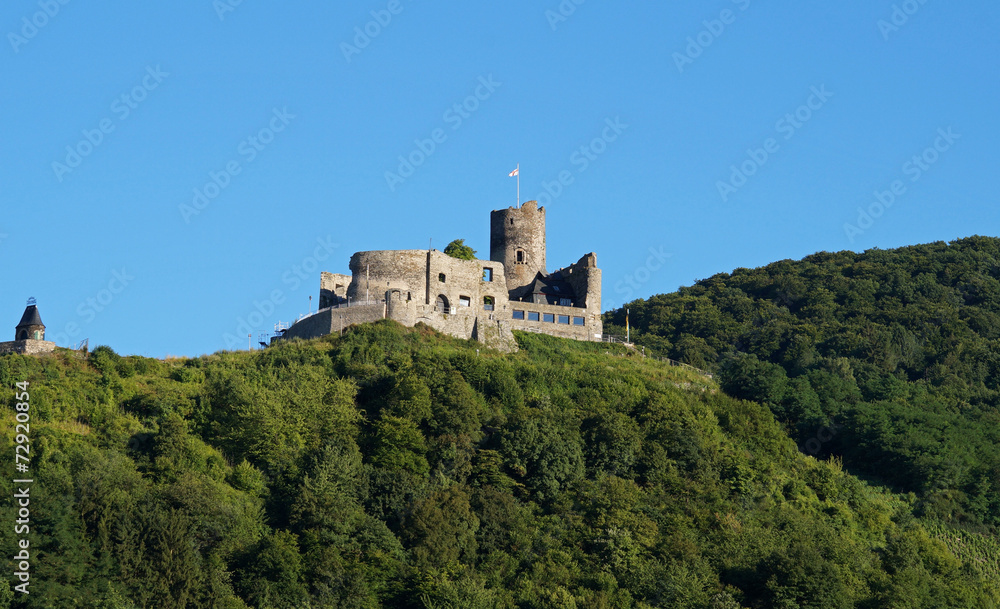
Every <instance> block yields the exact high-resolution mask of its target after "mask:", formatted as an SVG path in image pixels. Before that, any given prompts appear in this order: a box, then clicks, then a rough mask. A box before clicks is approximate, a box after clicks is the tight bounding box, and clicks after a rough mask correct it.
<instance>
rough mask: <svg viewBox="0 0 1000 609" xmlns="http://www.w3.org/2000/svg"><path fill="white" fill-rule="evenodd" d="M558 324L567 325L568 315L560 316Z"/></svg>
mask: <svg viewBox="0 0 1000 609" xmlns="http://www.w3.org/2000/svg"><path fill="white" fill-rule="evenodd" d="M559 323H561V324H566V325H567V326H568V325H569V315H560V316H559Z"/></svg>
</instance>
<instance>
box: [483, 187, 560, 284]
mask: <svg viewBox="0 0 1000 609" xmlns="http://www.w3.org/2000/svg"><path fill="white" fill-rule="evenodd" d="M490 260H493V261H494V262H499V263H501V264H503V269H504V275H505V277H506V279H507V289H508V290H511V291H513V290H516V289H517V288H521V287H524V286H526V285H528V284H530V283H531V282H532V281H534V279H535V276H536V275H537V274H538V273H542V274H543V275H544V274H546V270H545V208H544V207H538V202H537V201H528V202H526V203H524V204H523V205H521V207H508V208H507V209H500V210H496V211H493V212H490Z"/></svg>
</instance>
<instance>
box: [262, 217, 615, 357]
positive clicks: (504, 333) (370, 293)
mask: <svg viewBox="0 0 1000 609" xmlns="http://www.w3.org/2000/svg"><path fill="white" fill-rule="evenodd" d="M350 271H351V274H350V275H341V274H335V273H328V272H324V273H322V274H321V276H320V299H319V310H318V311H317V312H316V313H313V314H311V315H308V316H306V317H304V318H302V319H300V320H299V321H297V322H296V323H294V324H293V325H292V326H291V327H289V328H288V329H286V330H284V331H283V335H282V336H281V337H280V339H291V338H302V339H308V338H315V337H317V336H323V335H326V334H332V333H340V332H342V331H343V329H344V328H345V327H347V326H350V325H352V324H358V323H365V322H371V321H376V320H379V319H393V320H396V321H398V322H399V323H401V324H403V325H405V326H414V325H416V324H417V323H418V322H422V323H424V324H427V325H428V326H430V327H432V328H434V329H436V330H438V331H440V332H443V333H445V334H450V335H452V336H455V337H458V338H466V339H476V340H478V341H480V342H482V343H484V344H485V345H488V346H491V347H494V348H497V349H500V350H504V351H510V350H514V349H516V344H515V342H514V335H513V334H512V332H511V331H512V330H523V331H527V332H539V333H542V334H551V335H553V336H561V337H564V338H573V339H576V340H587V341H593V340H601V337H602V334H603V323H602V321H601V270H600V269H599V268H597V256H596V255H595V254H593V253H590V254H587V255H585V256H584V257H582V258H580V260H579V261H578V262H576V263H575V264H571V265H570V266H568V267H565V268H561V269H559V270H557V271H554V272H552V273H549V272H548V271H547V270H546V262H545V208H544V207H538V204H537V202H536V201H528V202H527V203H524V204H523V205H521V206H520V207H509V208H507V209H502V210H496V211H493V212H491V213H490V259H489V260H461V259H458V258H453V257H451V256H448V255H446V254H444V253H442V252H439V251H437V250H434V249H429V250H383V251H371V252H357V253H355V254H354V255H353V256H352V257H351V261H350Z"/></svg>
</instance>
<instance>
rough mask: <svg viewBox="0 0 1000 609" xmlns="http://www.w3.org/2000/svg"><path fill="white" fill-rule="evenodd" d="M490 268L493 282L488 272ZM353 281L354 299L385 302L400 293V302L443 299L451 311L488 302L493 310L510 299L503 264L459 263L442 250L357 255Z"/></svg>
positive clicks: (426, 302) (351, 293)
mask: <svg viewBox="0 0 1000 609" xmlns="http://www.w3.org/2000/svg"><path fill="white" fill-rule="evenodd" d="M486 269H489V271H490V273H489V275H490V276H491V280H490V281H486V280H485V276H486V275H485V274H484V271H485V270H486ZM351 272H352V273H353V276H354V279H353V280H352V281H351V286H350V287H349V288H348V290H347V295H348V296H349V297H350V298H351V300H352V301H363V300H364V299H365V297H366V294H367V295H368V296H367V297H368V298H372V299H375V298H382V297H383V295H384V294H385V292H387V291H396V290H398V291H399V294H400V296H399V297H400V298H402V299H403V300H412V301H414V302H415V303H418V304H423V305H430V306H434V305H435V303H436V302H437V300H438V297H439V296H443V297H444V300H445V301H446V302H447V305H448V308H449V309H454V308H458V307H461V306H463V304H462V303H463V302H465V301H464V300H463V297H465V298H466V299H468V307H467V308H476V309H478V310H485V309H484V308H483V307H484V302H485V301H484V298H485V297H487V296H489V297H490V298H492V299H493V302H494V307H502V306H503V303H505V302H506V300H507V288H506V285H507V282H506V280H505V279H504V272H503V266H502V265H500V264H497V263H495V262H491V261H489V260H459V259H458V258H452V257H451V256H448V255H446V254H444V253H442V252H439V251H437V250H391V251H375V252H358V253H356V254H354V256H352V257H351Z"/></svg>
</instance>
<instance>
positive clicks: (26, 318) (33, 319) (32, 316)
mask: <svg viewBox="0 0 1000 609" xmlns="http://www.w3.org/2000/svg"><path fill="white" fill-rule="evenodd" d="M44 325H45V324H43V323H42V316H41V315H39V314H38V307H37V306H35V305H28V308H26V309H25V310H24V315H22V316H21V323H19V324H17V327H18V328H22V327H27V326H44Z"/></svg>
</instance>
